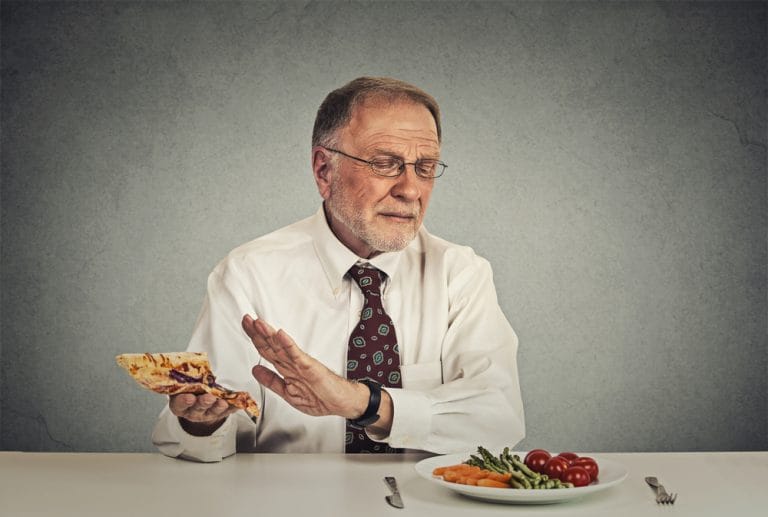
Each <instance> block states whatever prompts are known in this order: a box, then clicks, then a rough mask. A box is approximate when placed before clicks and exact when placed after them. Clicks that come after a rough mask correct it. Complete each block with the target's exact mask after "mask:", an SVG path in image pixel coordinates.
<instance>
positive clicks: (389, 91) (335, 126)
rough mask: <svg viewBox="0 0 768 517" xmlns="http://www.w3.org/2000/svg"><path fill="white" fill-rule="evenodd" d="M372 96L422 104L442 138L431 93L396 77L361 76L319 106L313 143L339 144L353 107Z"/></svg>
mask: <svg viewBox="0 0 768 517" xmlns="http://www.w3.org/2000/svg"><path fill="white" fill-rule="evenodd" d="M370 98H376V99H382V100H385V101H389V102H395V101H399V100H409V101H411V102H414V103H416V104H421V105H423V106H424V107H425V108H427V109H428V110H429V112H430V113H431V114H432V117H433V118H434V119H435V125H436V126H437V140H438V142H439V141H440V139H441V136H442V134H441V130H440V107H439V106H438V105H437V101H436V100H435V99H434V98H433V97H432V96H431V95H429V94H428V93H426V92H425V91H423V90H421V89H419V88H417V87H415V86H413V85H412V84H408V83H406V82H403V81H399V80H397V79H390V78H388V77H358V78H357V79H354V80H353V81H350V82H349V83H347V84H345V85H344V86H342V87H341V88H338V89H336V90H334V91H332V92H331V93H329V94H328V96H327V97H326V98H325V100H324V101H323V103H322V104H321V105H320V109H318V110H317V116H316V117H315V125H314V128H313V129H312V145H326V146H330V145H336V143H335V142H334V140H335V137H336V132H337V131H338V130H339V129H341V128H342V127H344V126H345V125H346V124H347V123H348V122H349V120H350V119H351V118H352V113H353V111H354V109H355V108H356V107H357V106H358V105H360V104H362V103H363V102H365V101H366V100H367V99H370Z"/></svg>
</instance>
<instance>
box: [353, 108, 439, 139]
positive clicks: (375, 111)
mask: <svg viewBox="0 0 768 517" xmlns="http://www.w3.org/2000/svg"><path fill="white" fill-rule="evenodd" d="M344 132H348V133H350V134H352V135H355V136H367V135H370V136H374V135H385V134H387V133H390V132H391V133H393V134H399V135H401V136H403V137H412V138H416V139H419V140H424V141H426V142H429V141H432V142H434V143H435V145H437V146H439V141H438V138H437V124H436V122H435V119H434V117H433V115H432V113H431V112H430V111H429V109H427V107H426V106H424V105H423V104H420V103H418V102H414V101H412V100H410V99H395V100H390V99H382V98H369V99H366V100H365V101H364V102H362V103H360V104H358V105H357V106H355V108H354V109H353V111H352V115H351V117H350V120H349V123H348V124H347V125H346V127H345V128H344Z"/></svg>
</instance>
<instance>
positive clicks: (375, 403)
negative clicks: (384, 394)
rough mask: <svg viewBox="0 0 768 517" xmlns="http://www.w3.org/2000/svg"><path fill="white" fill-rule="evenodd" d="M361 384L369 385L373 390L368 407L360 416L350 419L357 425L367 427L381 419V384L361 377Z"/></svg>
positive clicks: (352, 423)
mask: <svg viewBox="0 0 768 517" xmlns="http://www.w3.org/2000/svg"><path fill="white" fill-rule="evenodd" d="M358 382H359V383H361V384H365V385H366V386H368V389H369V390H371V396H370V398H369V399H368V407H367V408H366V409H365V413H363V414H362V415H361V416H360V417H359V418H355V419H354V420H349V423H350V424H351V425H353V426H355V427H360V428H363V427H367V426H369V425H371V424H372V423H374V422H375V421H376V420H378V419H379V415H378V413H379V406H380V405H381V384H379V383H378V382H376V381H372V380H371V379H360V380H359V381H358Z"/></svg>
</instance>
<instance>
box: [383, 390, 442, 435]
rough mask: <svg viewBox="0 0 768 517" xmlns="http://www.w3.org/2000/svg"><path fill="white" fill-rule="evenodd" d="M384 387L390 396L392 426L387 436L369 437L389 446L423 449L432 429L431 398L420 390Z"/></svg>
mask: <svg viewBox="0 0 768 517" xmlns="http://www.w3.org/2000/svg"><path fill="white" fill-rule="evenodd" d="M385 389H386V390H387V393H389V396H390V397H391V398H392V408H393V415H392V428H391V429H390V432H389V436H388V437H379V436H371V438H372V439H374V440H379V441H381V440H383V441H386V442H387V443H389V446H390V447H396V448H405V449H425V448H426V445H427V440H428V438H429V436H430V433H431V429H432V423H431V420H432V400H431V399H430V397H429V396H428V395H427V394H426V393H424V392H422V391H416V390H404V389H401V388H385Z"/></svg>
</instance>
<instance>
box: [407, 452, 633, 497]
mask: <svg viewBox="0 0 768 517" xmlns="http://www.w3.org/2000/svg"><path fill="white" fill-rule="evenodd" d="M470 454H475V452H474V451H473V452H467V453H463V454H448V455H445V456H434V457H432V458H427V459H424V460H421V461H420V462H418V463H417V464H416V465H415V467H416V472H418V473H419V475H420V476H421V477H423V478H424V479H427V480H429V481H431V482H433V483H437V484H438V485H440V486H443V487H445V488H448V489H450V490H453V491H454V492H458V493H460V494H463V495H466V496H469V497H474V498H476V499H483V500H486V501H495V502H499V503H508V504H550V503H560V502H563V501H568V500H570V499H576V498H578V497H582V496H585V495H588V494H594V493H595V492H600V491H602V490H605V489H606V488H610V487H612V486H614V485H618V484H619V483H621V482H622V481H624V478H626V477H627V469H626V468H624V467H623V466H622V465H620V464H618V463H616V462H614V461H611V460H607V459H605V458H600V457H598V456H592V455H589V457H590V458H594V460H595V461H597V465H598V467H599V468H600V474H599V475H598V479H597V482H596V483H593V484H591V485H587V486H582V487H578V488H558V489H552V490H525V489H517V490H516V489H514V488H510V489H506V488H490V487H483V486H471V485H459V484H457V483H448V482H447V481H443V480H442V478H440V477H436V476H433V475H432V471H433V470H434V469H435V468H437V467H446V466H448V465H456V464H457V463H462V462H464V461H466V460H467V459H469V455H470ZM514 454H517V455H518V456H520V457H521V458H524V457H525V453H521V452H515V453H514Z"/></svg>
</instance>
